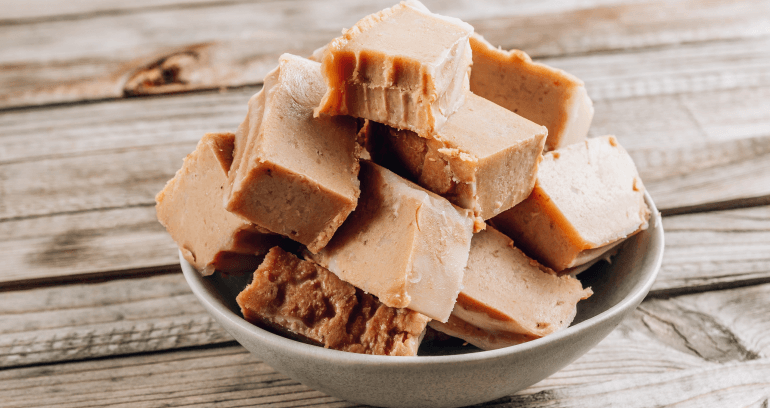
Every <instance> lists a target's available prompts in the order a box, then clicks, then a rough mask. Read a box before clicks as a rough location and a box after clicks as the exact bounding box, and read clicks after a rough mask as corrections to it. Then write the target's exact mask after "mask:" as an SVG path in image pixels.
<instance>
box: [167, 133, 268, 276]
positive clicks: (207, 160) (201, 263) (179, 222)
mask: <svg viewBox="0 0 770 408" xmlns="http://www.w3.org/2000/svg"><path fill="white" fill-rule="evenodd" d="M233 140H234V135H233V134H232V133H208V134H206V135H205V136H203V138H202V139H201V140H200V142H198V147H197V148H196V149H195V151H194V152H192V153H190V154H189V155H188V156H187V157H186V158H185V159H184V164H183V165H182V168H181V169H179V171H177V173H176V175H175V176H174V178H173V179H171V180H170V181H169V182H168V183H167V184H166V186H165V187H164V188H163V190H162V191H161V192H160V193H158V195H157V196H156V197H155V201H156V202H157V204H156V207H155V208H156V211H157V214H158V220H159V221H160V223H161V224H163V226H164V227H166V229H167V230H168V232H169V234H171V237H172V238H173V239H174V241H176V243H177V245H178V246H179V249H180V251H181V252H182V255H183V256H184V258H185V259H186V260H187V261H188V262H190V264H192V265H193V266H195V268H196V269H197V270H198V271H200V272H201V273H202V274H203V275H211V274H213V273H214V271H220V272H223V273H229V274H237V273H243V272H248V271H252V270H254V268H256V267H257V265H259V260H260V256H261V255H264V254H265V253H266V252H267V251H268V250H269V249H270V248H271V247H272V246H274V245H276V244H278V243H279V242H281V241H282V238H281V237H280V236H279V235H275V234H272V233H270V232H269V231H267V230H265V229H262V228H260V227H258V226H256V225H254V224H252V223H250V222H248V221H244V220H243V219H241V218H240V217H237V216H235V215H233V214H230V213H229V212H227V211H226V210H225V209H224V207H223V206H222V194H223V193H222V192H223V189H224V186H225V184H227V173H228V171H229V169H230V164H231V161H232V153H233Z"/></svg>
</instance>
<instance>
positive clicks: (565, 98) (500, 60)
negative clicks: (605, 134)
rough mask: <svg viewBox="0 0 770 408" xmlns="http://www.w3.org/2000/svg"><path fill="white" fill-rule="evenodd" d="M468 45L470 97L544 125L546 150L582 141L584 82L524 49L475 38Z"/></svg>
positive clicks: (587, 103) (587, 112) (590, 110)
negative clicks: (501, 46) (505, 47)
mask: <svg viewBox="0 0 770 408" xmlns="http://www.w3.org/2000/svg"><path fill="white" fill-rule="evenodd" d="M470 44H471V49H472V50H473V72H472V73H471V80H470V86H471V91H472V92H473V93H475V94H476V95H479V96H481V97H484V98H486V99H489V100H490V101H492V102H494V103H496V104H498V105H500V106H502V107H504V108H506V109H509V110H511V111H513V112H516V113H518V114H519V115H521V116H523V117H525V118H527V119H529V120H531V121H533V122H535V123H537V124H540V125H543V126H545V127H547V128H548V140H547V141H546V142H545V150H546V151H548V150H554V149H557V148H559V147H562V146H566V145H568V144H572V143H577V142H580V141H583V140H585V138H586V134H588V127H589V126H590V125H591V120H592V119H593V116H594V107H593V103H592V102H591V99H589V98H588V94H587V93H586V88H585V86H584V85H583V81H581V80H580V79H578V78H575V77H574V76H572V75H570V74H568V73H566V72H564V71H562V70H560V69H556V68H552V67H549V66H547V65H544V64H539V63H536V62H532V59H531V58H530V57H529V55H527V54H526V53H524V52H522V51H519V50H511V51H503V50H501V49H499V48H497V47H493V46H492V45H490V44H489V43H488V42H487V41H486V40H485V39H484V38H483V37H482V36H480V35H478V34H474V35H473V36H472V37H471V39H470Z"/></svg>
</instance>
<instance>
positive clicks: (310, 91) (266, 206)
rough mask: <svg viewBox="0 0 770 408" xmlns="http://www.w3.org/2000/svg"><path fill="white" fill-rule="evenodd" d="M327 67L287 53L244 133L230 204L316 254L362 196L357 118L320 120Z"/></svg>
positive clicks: (227, 202)
mask: <svg viewBox="0 0 770 408" xmlns="http://www.w3.org/2000/svg"><path fill="white" fill-rule="evenodd" d="M320 67H321V65H320V64H319V63H317V62H313V61H310V60H307V59H304V58H301V57H296V56H293V55H289V54H284V55H282V56H281V58H280V60H279V66H278V68H276V69H275V70H274V71H272V72H271V73H270V74H268V76H267V77H266V78H265V84H264V88H263V90H262V91H261V92H260V93H259V94H257V95H255V97H253V98H252V100H251V101H250V103H249V115H248V116H247V118H246V120H245V121H244V124H242V126H241V127H239V130H238V136H239V137H238V142H239V143H236V152H235V154H234V156H235V159H237V161H236V162H234V164H233V174H232V185H231V186H230V189H229V194H228V197H227V198H226V200H225V207H226V208H227V210H228V211H231V212H233V213H234V214H237V215H238V216H240V217H242V218H243V219H245V220H248V221H250V222H253V223H254V224H257V225H259V226H261V227H263V228H265V229H267V230H270V231H272V232H275V233H278V234H282V235H285V236H287V237H289V238H291V239H293V240H295V241H297V242H300V243H302V244H304V245H306V246H307V248H308V249H309V250H310V251H312V252H316V251H318V250H319V249H321V248H323V246H324V245H326V243H327V242H328V241H329V239H330V238H331V237H332V235H333V234H334V231H335V230H336V229H337V228H338V227H339V226H340V225H341V224H342V222H343V221H344V220H345V218H346V217H347V216H348V214H350V212H351V211H353V209H354V208H355V207H356V202H357V200H358V195H359V193H360V190H359V188H358V184H359V183H358V178H357V175H358V169H359V164H358V155H359V154H360V150H361V147H360V146H359V145H358V144H357V142H356V133H357V124H356V121H355V119H353V118H350V117H344V116H335V117H330V116H327V117H321V118H314V117H313V108H315V107H316V106H318V103H319V101H320V100H321V97H322V96H323V94H324V92H325V91H326V85H325V83H324V81H323V78H322V77H321V72H320ZM247 129H248V130H247ZM241 147H243V150H241Z"/></svg>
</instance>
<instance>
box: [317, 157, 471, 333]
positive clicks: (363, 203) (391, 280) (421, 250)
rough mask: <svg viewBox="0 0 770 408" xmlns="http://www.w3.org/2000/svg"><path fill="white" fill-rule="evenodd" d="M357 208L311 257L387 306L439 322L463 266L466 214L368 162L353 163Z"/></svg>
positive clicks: (447, 309)
mask: <svg viewBox="0 0 770 408" xmlns="http://www.w3.org/2000/svg"><path fill="white" fill-rule="evenodd" d="M360 177H361V198H360V199H359V202H358V207H356V210H355V211H353V213H352V214H351V215H350V217H348V219H347V220H346V221H345V223H344V224H343V225H342V227H340V229H339V230H337V233H336V234H335V235H334V238H332V240H331V241H329V244H327V245H326V247H325V248H324V249H322V250H321V251H319V252H318V253H317V254H315V255H311V257H312V258H313V259H314V260H315V261H316V262H318V263H319V264H321V265H322V266H324V267H326V268H328V269H329V270H330V271H332V272H334V273H335V274H336V275H337V276H339V277H340V278H341V279H342V280H344V281H347V282H349V283H351V284H353V285H355V286H356V287H358V288H361V289H363V290H364V291H366V292H368V293H371V294H373V295H375V296H377V297H378V298H379V299H380V301H381V302H382V303H384V304H386V305H388V306H391V307H398V308H402V307H408V308H410V309H412V310H414V311H416V312H420V313H422V314H425V315H427V316H429V317H431V318H433V319H437V320H441V321H446V320H447V319H448V318H449V314H450V313H451V312H452V307H453V306H454V303H455V299H456V298H457V294H458V293H460V288H461V284H462V278H463V269H464V268H465V264H466V262H467V261H468V251H469V249H470V245H471V236H472V233H473V224H474V220H473V216H472V214H471V212H470V211H469V210H463V209H460V208H457V207H455V206H453V205H452V204H451V203H450V202H449V201H447V200H446V199H444V198H443V197H440V196H438V195H436V194H434V193H431V192H429V191H427V190H425V189H423V188H422V187H420V186H418V185H416V184H413V183H411V182H409V181H407V180H404V179H403V178H401V177H399V176H398V175H396V174H395V173H393V172H391V171H389V170H387V169H385V168H383V167H380V166H378V165H376V164H374V163H371V162H367V161H363V162H361V174H360Z"/></svg>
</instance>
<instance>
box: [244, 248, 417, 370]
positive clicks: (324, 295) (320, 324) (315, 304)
mask: <svg viewBox="0 0 770 408" xmlns="http://www.w3.org/2000/svg"><path fill="white" fill-rule="evenodd" d="M236 301H237V302H238V305H239V306H240V307H241V312H242V313H243V316H244V318H245V319H246V320H247V321H249V322H252V323H254V324H257V325H264V326H268V327H270V328H273V329H277V330H278V331H281V332H285V331H288V332H289V334H290V335H292V336H293V337H298V338H299V339H302V340H305V341H307V342H310V343H313V344H316V345H320V346H323V347H326V348H331V349H336V350H342V351H350V352H354V353H362V354H380V355H391V356H414V355H416V354H417V349H418V347H419V345H420V341H421V339H422V334H423V331H424V330H425V327H426V325H427V323H428V321H429V320H430V318H428V317H427V316H424V315H422V314H420V313H417V312H414V311H412V310H409V309H397V308H392V307H388V306H385V305H384V304H382V302H380V301H379V300H377V298H376V297H374V296H372V295H370V294H366V293H364V292H363V291H362V290H360V289H356V288H355V287H354V286H353V285H351V284H349V283H347V282H344V281H342V280H340V279H339V278H338V277H337V276H335V275H334V274H333V273H331V272H329V271H328V270H327V269H325V268H323V267H321V266H320V265H318V264H316V263H314V262H312V261H305V260H301V259H299V258H297V257H296V256H295V255H293V254H291V253H288V252H285V251H284V250H282V249H281V248H279V247H274V248H272V249H271V250H270V252H269V253H268V254H267V255H266V256H265V260H264V261H263V262H262V264H261V265H259V268H258V269H257V270H256V271H255V272H254V279H253V281H252V283H251V284H250V285H249V286H247V287H246V288H245V289H244V290H243V291H242V292H241V293H240V294H239V295H238V297H237V298H236Z"/></svg>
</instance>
